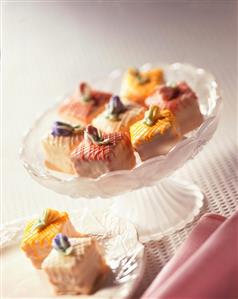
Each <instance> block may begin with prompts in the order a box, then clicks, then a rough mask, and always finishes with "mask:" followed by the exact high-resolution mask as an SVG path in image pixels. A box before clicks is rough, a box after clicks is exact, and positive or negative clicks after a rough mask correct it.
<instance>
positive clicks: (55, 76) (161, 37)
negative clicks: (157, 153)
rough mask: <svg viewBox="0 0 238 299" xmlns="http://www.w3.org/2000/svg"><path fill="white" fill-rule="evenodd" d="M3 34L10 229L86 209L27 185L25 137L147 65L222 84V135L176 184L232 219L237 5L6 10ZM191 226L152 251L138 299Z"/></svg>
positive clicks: (110, 4)
mask: <svg viewBox="0 0 238 299" xmlns="http://www.w3.org/2000/svg"><path fill="white" fill-rule="evenodd" d="M2 28H3V29H2V49H3V65H2V71H3V82H2V83H3V86H2V87H3V89H2V96H3V97H2V99H3V113H2V114H3V155H2V156H3V199H4V200H3V222H4V223H5V222H8V221H10V220H13V219H16V218H19V217H25V216H28V215H30V214H35V213H39V210H42V209H43V208H44V207H49V206H50V207H52V208H59V209H69V208H71V209H74V208H80V207H81V206H83V205H84V204H85V201H84V200H79V199H70V198H65V197H64V196H61V195H58V194H55V193H54V192H51V191H49V190H47V189H44V188H43V187H41V186H40V185H38V184H37V183H36V182H34V181H33V180H32V179H31V178H30V177H29V175H28V174H27V173H26V171H25V170H24V168H23V167H22V165H21V162H20V161H19V158H18V149H19V147H20V143H21V137H22V134H23V132H24V131H25V130H26V129H27V128H28V127H29V126H30V125H31V124H32V122H33V120H34V118H35V117H36V115H38V114H39V113H41V112H42V111H43V110H44V109H45V108H46V107H48V106H49V105H51V104H52V103H53V102H54V101H55V100H56V98H57V96H60V95H62V94H64V93H65V92H66V91H68V90H71V89H72V88H73V87H74V86H75V85H76V84H77V82H78V81H79V80H80V79H84V80H87V79H90V78H91V77H96V76H97V75H100V74H107V73H108V72H110V71H111V70H113V69H115V68H121V67H127V66H130V65H132V66H134V65H136V66H138V65H141V64H143V63H145V62H147V61H150V62H157V61H158V62H159V61H161V62H165V63H167V62H168V63H172V62H176V61H180V62H189V63H192V64H194V65H197V66H200V67H203V68H205V69H208V70H210V71H211V72H212V73H214V75H215V76H216V77H217V79H218V82H219V83H220V86H221V89H222V93H223V98H224V107H223V112H222V117H221V121H220V125H219V128H218V130H217V132H216V134H215V136H214V138H213V139H212V141H211V142H210V143H209V144H208V145H207V146H206V147H205V148H204V150H203V151H202V152H201V153H200V154H199V155H198V156H197V157H196V158H195V159H194V160H193V161H190V162H188V163H187V164H186V165H185V166H184V167H183V168H182V169H181V170H179V171H178V173H177V174H178V175H179V176H181V177H184V178H186V179H190V180H192V181H193V182H195V183H197V184H198V185H199V186H200V187H201V189H202V190H203V191H204V192H205V194H206V205H205V207H204V209H203V211H202V213H204V212H206V211H212V212H217V213H220V214H222V215H225V216H229V215H230V214H231V213H232V212H233V211H234V210H235V209H236V206H237V202H238V191H237V181H236V179H237V176H236V174H237V173H236V170H237V160H236V157H237V148H236V138H237V122H236V116H237V115H236V113H237V81H236V80H237V68H236V66H237V2H236V1H233V0H230V1H225V0H224V1H196V0H194V1H175V0H174V1H166V2H165V1H89V2H83V1H78V2H70V1H56V2H46V1H40V2H37V1H31V2H21V1H17V2H14V3H13V2H12V3H11V2H8V1H6V2H4V3H3V4H2ZM99 202H100V203H102V204H105V201H103V200H99V199H98V200H93V201H91V204H93V205H94V206H95V205H97V204H98V205H99ZM194 223H195V222H194ZM194 223H193V224H191V225H188V226H187V227H186V228H185V229H183V230H181V231H180V232H177V233H175V234H174V235H172V236H169V237H166V238H164V239H163V240H161V241H159V242H149V243H148V244H147V245H146V255H147V266H146V272H145V276H144V279H143V282H142V284H141V285H140V287H139V289H138V293H137V294H136V295H135V296H136V297H138V296H139V294H141V293H142V292H143V290H144V289H145V288H146V287H147V286H148V284H149V283H150V282H151V281H152V279H153V278H154V277H155V276H156V274H157V273H158V271H159V270H160V269H161V268H162V267H163V265H164V264H165V263H166V262H167V261H168V260H169V258H170V257H171V256H172V255H173V254H174V252H175V250H176V248H177V247H178V246H179V245H180V244H181V243H182V241H183V240H184V239H185V237H186V236H187V234H188V233H189V231H190V230H191V228H192V227H193V225H194Z"/></svg>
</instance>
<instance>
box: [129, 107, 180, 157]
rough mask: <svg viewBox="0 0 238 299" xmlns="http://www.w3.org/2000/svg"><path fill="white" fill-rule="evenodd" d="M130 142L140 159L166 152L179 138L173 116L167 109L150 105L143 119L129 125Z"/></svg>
mask: <svg viewBox="0 0 238 299" xmlns="http://www.w3.org/2000/svg"><path fill="white" fill-rule="evenodd" d="M130 134H131V142H132V145H133V147H134V148H135V150H136V151H137V152H138V153H139V155H140V158H141V160H142V161H144V160H146V159H149V158H151V157H154V156H158V155H164V154H166V153H167V152H168V151H169V150H170V149H171V148H172V147H173V146H174V145H175V144H176V142H178V140H179V139H181V134H180V131H179V129H178V127H177V125H176V120H175V117H174V116H173V114H172V112H171V111H170V110H168V109H164V110H160V109H159V107H158V106H157V105H151V106H150V108H149V110H148V111H146V113H145V116H144V119H143V120H140V121H138V122H136V123H135V124H134V125H132V126H131V127H130Z"/></svg>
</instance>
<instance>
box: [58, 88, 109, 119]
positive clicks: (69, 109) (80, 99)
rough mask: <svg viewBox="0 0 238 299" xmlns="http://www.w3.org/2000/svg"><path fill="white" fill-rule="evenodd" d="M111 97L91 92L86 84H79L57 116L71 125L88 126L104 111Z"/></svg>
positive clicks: (99, 92)
mask: <svg viewBox="0 0 238 299" xmlns="http://www.w3.org/2000/svg"><path fill="white" fill-rule="evenodd" d="M111 96H112V94H111V93H106V92H102V91H98V90H93V89H91V87H90V86H89V85H88V84H87V83H81V84H79V86H78V87H77V89H76V91H75V93H74V95H73V96H72V97H70V98H68V99H67V100H66V101H65V102H64V103H63V104H62V105H61V106H60V107H59V110H58V113H59V116H60V117H62V119H65V120H67V121H69V122H71V123H73V124H75V123H76V124H78V123H81V124H84V125H85V124H89V123H91V121H92V119H93V118H94V117H95V116H97V115H98V114H99V113H101V112H102V111H103V110H104V106H105V104H106V103H107V102H108V101H109V99H110V97H111Z"/></svg>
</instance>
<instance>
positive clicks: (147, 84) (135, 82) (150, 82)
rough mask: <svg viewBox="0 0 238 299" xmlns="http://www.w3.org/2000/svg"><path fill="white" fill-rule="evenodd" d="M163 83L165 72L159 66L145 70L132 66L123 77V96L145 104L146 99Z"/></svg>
mask: <svg viewBox="0 0 238 299" xmlns="http://www.w3.org/2000/svg"><path fill="white" fill-rule="evenodd" d="M163 83H164V74H163V71H162V70H161V69H159V68H156V69H151V70H149V71H145V72H142V71H139V70H138V69H136V68H130V69H129V70H128V71H127V72H126V73H125V75H124V77H123V79H122V86H121V96H122V97H125V98H128V99H130V100H131V101H133V102H136V103H138V104H141V105H144V102H145V99H146V98H147V97H148V96H149V95H151V94H152V93H153V92H154V90H155V88H156V87H158V85H160V84H163Z"/></svg>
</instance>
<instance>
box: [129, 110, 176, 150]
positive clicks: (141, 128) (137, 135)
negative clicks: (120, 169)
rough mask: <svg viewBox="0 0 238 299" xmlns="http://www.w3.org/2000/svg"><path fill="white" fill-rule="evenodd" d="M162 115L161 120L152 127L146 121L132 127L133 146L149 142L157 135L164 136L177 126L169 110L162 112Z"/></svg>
mask: <svg viewBox="0 0 238 299" xmlns="http://www.w3.org/2000/svg"><path fill="white" fill-rule="evenodd" d="M160 115H161V118H159V119H158V120H157V121H156V122H155V124H154V125H152V126H148V125H147V124H145V123H144V120H140V121H138V122H136V123H135V124H134V125H132V126H131V127H130V134H131V142H132V144H133V145H138V144H141V143H143V142H149V141H151V139H152V138H153V137H154V136H156V135H157V134H160V135H163V134H165V133H166V131H167V130H168V129H170V128H171V127H174V126H175V117H174V115H173V114H172V113H171V112H170V111H169V110H168V109H164V110H161V111H160Z"/></svg>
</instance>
